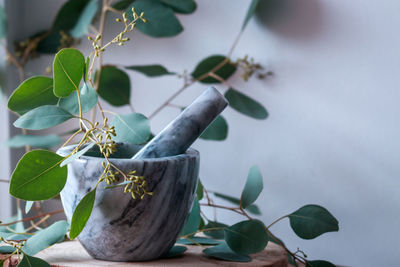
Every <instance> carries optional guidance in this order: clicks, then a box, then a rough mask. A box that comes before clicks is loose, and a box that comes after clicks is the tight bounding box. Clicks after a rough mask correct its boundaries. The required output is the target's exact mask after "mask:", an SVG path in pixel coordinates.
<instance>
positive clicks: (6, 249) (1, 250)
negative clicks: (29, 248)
mask: <svg viewBox="0 0 400 267" xmlns="http://www.w3.org/2000/svg"><path fill="white" fill-rule="evenodd" d="M15 250H16V248H14V247H12V246H0V254H11V253H13V252H14V251H15ZM0 263H1V261H0ZM0 266H1V264H0Z"/></svg>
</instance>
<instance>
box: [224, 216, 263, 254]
mask: <svg viewBox="0 0 400 267" xmlns="http://www.w3.org/2000/svg"><path fill="white" fill-rule="evenodd" d="M225 241H226V243H227V244H228V245H229V247H230V248H231V249H232V250H233V251H235V252H236V253H239V254H245V255H248V254H252V253H257V252H260V251H262V250H264V249H265V247H266V246H267V244H268V234H267V230H266V229H265V226H264V224H263V223H262V222H261V221H259V220H248V221H242V222H239V223H237V224H234V225H232V226H230V227H228V228H226V229H225Z"/></svg>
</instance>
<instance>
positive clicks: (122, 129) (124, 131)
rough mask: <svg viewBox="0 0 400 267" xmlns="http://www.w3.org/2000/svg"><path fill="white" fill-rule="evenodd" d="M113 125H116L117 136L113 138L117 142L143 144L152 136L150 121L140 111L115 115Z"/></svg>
mask: <svg viewBox="0 0 400 267" xmlns="http://www.w3.org/2000/svg"><path fill="white" fill-rule="evenodd" d="M111 125H113V126H114V127H115V133H116V134H117V136H115V137H113V139H114V140H115V141H117V142H129V143H133V144H143V143H145V142H146V141H147V139H148V138H149V136H150V122H149V120H148V119H147V118H146V117H145V116H144V115H143V114H140V113H132V114H128V115H118V114H117V115H115V116H114V119H113V121H112V123H111Z"/></svg>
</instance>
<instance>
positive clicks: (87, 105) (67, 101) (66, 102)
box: [58, 83, 98, 114]
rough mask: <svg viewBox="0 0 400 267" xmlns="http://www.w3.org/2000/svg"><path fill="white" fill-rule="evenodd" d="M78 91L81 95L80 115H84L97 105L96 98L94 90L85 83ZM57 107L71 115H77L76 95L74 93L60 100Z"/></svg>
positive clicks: (77, 103)
mask: <svg viewBox="0 0 400 267" xmlns="http://www.w3.org/2000/svg"><path fill="white" fill-rule="evenodd" d="M79 90H80V93H81V105H82V113H86V112H88V111H90V110H91V109H92V108H94V107H95V106H96V105H97V101H98V96H97V93H96V90H94V89H93V87H91V86H90V85H87V84H86V83H84V84H83V86H82V87H81V88H80V89H79ZM58 106H59V107H61V108H63V109H65V110H68V112H70V113H72V114H79V102H78V94H76V93H75V92H74V93H73V94H71V95H70V96H68V97H65V98H60V101H59V102H58Z"/></svg>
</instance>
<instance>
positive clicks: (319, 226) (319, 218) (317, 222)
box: [289, 205, 339, 239]
mask: <svg viewBox="0 0 400 267" xmlns="http://www.w3.org/2000/svg"><path fill="white" fill-rule="evenodd" d="M289 220H290V226H291V227H292V229H293V231H294V232H295V233H296V235H298V236H299V237H301V238H303V239H313V238H316V237H317V236H320V235H322V234H324V233H327V232H337V231H339V222H338V221H337V220H336V218H335V217H333V215H332V214H331V213H330V212H329V211H328V210H327V209H325V208H324V207H321V206H318V205H306V206H303V207H301V208H300V209H298V210H296V211H295V212H293V213H291V214H289Z"/></svg>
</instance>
